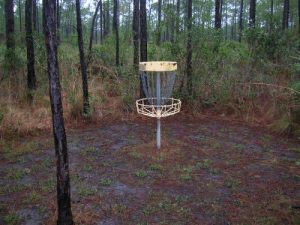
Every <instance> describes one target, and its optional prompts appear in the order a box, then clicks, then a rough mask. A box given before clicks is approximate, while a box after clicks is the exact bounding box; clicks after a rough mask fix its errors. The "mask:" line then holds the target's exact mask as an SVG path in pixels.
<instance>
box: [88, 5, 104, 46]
mask: <svg viewBox="0 0 300 225" xmlns="http://www.w3.org/2000/svg"><path fill="white" fill-rule="evenodd" d="M101 5H102V0H100V1H99V2H98V3H97V6H96V9H95V13H94V16H93V19H92V26H91V33H90V44H89V51H91V50H92V47H93V37H94V29H95V20H96V18H97V15H98V11H99V8H100V7H101Z"/></svg>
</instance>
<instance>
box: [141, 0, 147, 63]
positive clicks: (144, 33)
mask: <svg viewBox="0 0 300 225" xmlns="http://www.w3.org/2000/svg"><path fill="white" fill-rule="evenodd" d="M140 52H141V53H140V54H141V61H142V62H146V61H147V10H146V0H140Z"/></svg>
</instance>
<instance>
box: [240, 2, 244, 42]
mask: <svg viewBox="0 0 300 225" xmlns="http://www.w3.org/2000/svg"><path fill="white" fill-rule="evenodd" d="M243 13H244V1H243V0H241V5H240V16H239V42H241V41H242V35H243Z"/></svg>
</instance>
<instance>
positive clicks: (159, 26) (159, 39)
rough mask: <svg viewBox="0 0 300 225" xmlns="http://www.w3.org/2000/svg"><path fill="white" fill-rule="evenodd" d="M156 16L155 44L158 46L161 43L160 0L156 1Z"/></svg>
mask: <svg viewBox="0 0 300 225" xmlns="http://www.w3.org/2000/svg"><path fill="white" fill-rule="evenodd" d="M157 16H158V17H157V31H156V32H157V34H156V35H157V37H156V44H157V45H158V46H159V45H160V42H161V0H158V8H157Z"/></svg>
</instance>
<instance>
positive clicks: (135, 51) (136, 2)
mask: <svg viewBox="0 0 300 225" xmlns="http://www.w3.org/2000/svg"><path fill="white" fill-rule="evenodd" d="M139 3H140V0H134V1H133V21H132V31H133V66H134V69H135V72H136V73H137V72H138V69H139V30H140V29H139V26H140V13H139V11H140V9H139V8H140V4H139Z"/></svg>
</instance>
